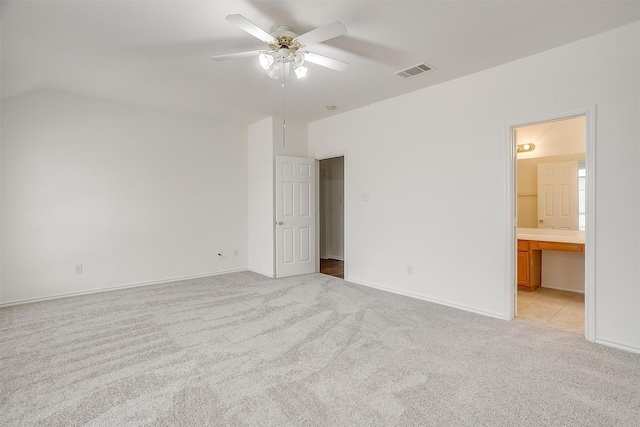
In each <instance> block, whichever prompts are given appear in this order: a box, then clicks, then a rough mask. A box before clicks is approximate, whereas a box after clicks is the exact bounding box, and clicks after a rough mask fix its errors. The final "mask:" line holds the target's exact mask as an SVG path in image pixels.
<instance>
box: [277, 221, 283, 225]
mask: <svg viewBox="0 0 640 427" xmlns="http://www.w3.org/2000/svg"><path fill="white" fill-rule="evenodd" d="M276 224H278V225H282V224H284V222H282V221H276Z"/></svg>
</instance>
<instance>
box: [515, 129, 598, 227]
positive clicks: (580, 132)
mask: <svg viewBox="0 0 640 427" xmlns="http://www.w3.org/2000/svg"><path fill="white" fill-rule="evenodd" d="M515 142H516V144H517V145H518V154H517V201H518V227H519V228H547V229H564V230H584V229H585V222H586V221H585V206H586V205H585V199H586V197H585V191H586V190H585V188H586V186H585V184H586V182H585V179H586V170H585V148H586V129H585V117H584V116H580V117H572V118H569V119H563V120H556V121H551V122H545V123H539V124H534V125H528V126H522V127H519V128H516V129H515ZM524 147H527V150H525V149H524Z"/></svg>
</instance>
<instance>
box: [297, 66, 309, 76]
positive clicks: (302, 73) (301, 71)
mask: <svg viewBox="0 0 640 427" xmlns="http://www.w3.org/2000/svg"><path fill="white" fill-rule="evenodd" d="M294 71H295V72H296V77H297V78H298V79H302V78H304V77H305V76H306V75H307V71H308V70H307V67H305V66H304V65H300V66H298V67H295V68H294Z"/></svg>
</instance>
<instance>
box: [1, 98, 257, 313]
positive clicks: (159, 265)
mask: <svg viewBox="0 0 640 427" xmlns="http://www.w3.org/2000/svg"><path fill="white" fill-rule="evenodd" d="M2 113H3V114H2V230H3V236H2V266H3V268H2V293H1V295H0V302H2V303H12V302H16V301H21V300H29V299H36V298H45V297H50V296H56V295H62V294H69V293H77V292H88V291H92V290H97V289H103V288H111V287H117V286H125V285H131V284H137V283H142V282H152V281H160V280H166V279H171V278H179V277H187V276H194V275H202V274H210V273H215V272H223V271H230V270H238V269H244V268H246V266H247V258H246V256H247V170H246V167H247V166H246V165H247V160H246V152H247V149H246V128H242V127H238V126H233V125H228V124H220V123H215V122H214V121H212V120H210V119H203V118H195V117H188V116H179V115H174V114H167V113H161V112H156V111H151V110H147V109H142V108H138V107H132V106H127V105H123V104H116V103H111V102H107V101H101V100H96V99H90V98H84V97H78V96H73V95H69V94H63V93H56V92H35V93H31V94H28V95H24V96H20V97H16V98H12V99H8V100H6V101H4V102H3V103H2ZM236 249H237V250H238V254H239V255H238V256H234V251H235V250H236ZM218 250H222V251H223V254H224V257H223V258H222V259H220V260H219V259H218V257H217V251H218ZM77 264H82V265H83V273H82V274H74V266H75V265H77Z"/></svg>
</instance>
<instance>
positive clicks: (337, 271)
mask: <svg viewBox="0 0 640 427" xmlns="http://www.w3.org/2000/svg"><path fill="white" fill-rule="evenodd" d="M320 273H322V274H327V275H329V276H334V277H339V278H341V279H344V261H339V260H337V259H320Z"/></svg>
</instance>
